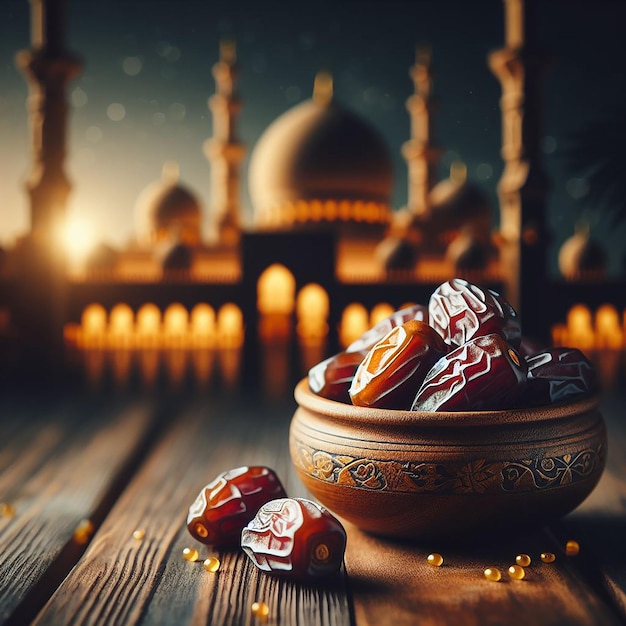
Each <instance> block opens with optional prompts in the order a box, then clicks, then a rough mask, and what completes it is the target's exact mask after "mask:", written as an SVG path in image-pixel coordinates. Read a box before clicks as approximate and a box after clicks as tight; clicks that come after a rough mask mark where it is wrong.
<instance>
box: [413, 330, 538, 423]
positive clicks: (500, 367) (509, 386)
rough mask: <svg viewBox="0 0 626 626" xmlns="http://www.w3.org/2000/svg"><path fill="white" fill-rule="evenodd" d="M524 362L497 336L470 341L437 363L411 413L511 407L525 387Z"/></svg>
mask: <svg viewBox="0 0 626 626" xmlns="http://www.w3.org/2000/svg"><path fill="white" fill-rule="evenodd" d="M526 372H527V366H526V361H525V360H524V359H523V358H522V357H521V356H520V355H519V354H518V353H517V352H516V351H515V350H514V349H513V348H512V347H511V346H510V345H509V344H508V343H507V342H506V340H505V339H504V338H503V337H501V336H500V335H497V334H495V333H494V334H491V335H486V336H479V337H474V339H472V340H470V341H468V342H467V343H465V344H463V345H462V346H460V347H458V348H456V349H455V350H453V351H452V352H449V353H448V354H447V355H445V356H444V357H442V358H441V359H439V361H437V363H435V365H434V366H433V367H432V369H431V370H430V371H429V372H428V374H427V375H426V378H425V379H424V382H423V383H422V386H421V387H420V389H419V391H418V392H417V395H416V396H415V400H414V401H413V405H412V407H411V410H413V411H490V410H497V409H502V408H510V407H512V406H514V404H515V402H516V400H517V399H518V398H519V397H520V395H521V394H522V392H523V391H524V387H525V385H526Z"/></svg>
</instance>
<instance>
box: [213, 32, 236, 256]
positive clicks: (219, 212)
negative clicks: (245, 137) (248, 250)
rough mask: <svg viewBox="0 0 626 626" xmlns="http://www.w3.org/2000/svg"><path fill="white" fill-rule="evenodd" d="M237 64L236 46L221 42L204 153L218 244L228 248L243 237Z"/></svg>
mask: <svg viewBox="0 0 626 626" xmlns="http://www.w3.org/2000/svg"><path fill="white" fill-rule="evenodd" d="M235 63H236V48H235V43H234V42H232V41H222V42H220V60H219V61H218V62H217V63H216V64H215V65H214V66H213V76H214V77H215V84H216V88H217V89H216V93H215V95H213V96H212V97H211V98H210V99H209V108H210V109H211V112H212V113H213V137H211V138H210V139H208V140H207V141H206V142H205V144H204V152H205V154H206V157H207V159H208V160H209V162H210V164H211V211H212V217H213V220H214V222H213V226H214V230H215V233H216V235H217V237H218V240H219V242H220V243H221V244H223V245H227V246H235V245H237V244H238V243H239V238H240V236H241V220H240V213H241V205H240V202H239V164H240V163H241V162H242V160H243V158H244V156H245V153H246V151H245V148H244V146H243V145H242V144H241V143H240V142H239V140H238V138H237V130H236V121H237V115H238V114H239V111H240V110H241V101H240V100H239V98H238V97H237V95H236V93H235V78H236V77H237V67H236V64H235Z"/></svg>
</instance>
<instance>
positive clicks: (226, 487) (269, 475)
mask: <svg viewBox="0 0 626 626" xmlns="http://www.w3.org/2000/svg"><path fill="white" fill-rule="evenodd" d="M187 529H188V530H189V532H190V533H191V535H192V537H194V539H197V540H198V541H200V542H201V543H204V544H207V545H210V546H212V547H214V548H220V549H226V550H228V549H231V548H236V547H240V548H241V549H243V551H244V552H245V553H246V554H247V556H248V557H249V558H250V560H251V561H252V563H253V564H254V565H255V566H256V567H257V568H259V569H260V570H261V571H263V572H266V573H268V574H274V575H279V576H285V577H288V578H291V579H294V580H299V581H305V582H306V581H309V582H310V581H317V580H320V579H322V578H326V577H328V576H331V575H333V574H335V573H336V572H337V571H338V570H339V568H340V566H341V563H342V562H343V556H344V552H345V547H346V532H345V530H344V528H343V526H342V524H341V522H339V520H337V518H335V517H334V516H333V515H332V514H331V513H330V512H329V511H328V510H327V509H325V508H324V507H322V506H320V505H319V504H317V503H315V502H313V501H311V500H307V499H305V498H288V497H287V494H286V493H285V489H284V488H283V486H282V484H281V482H280V480H279V478H278V476H277V475H276V473H275V472H274V471H273V470H272V469H270V468H269V467H264V466H252V467H245V466H244V467H237V468H234V469H231V470H228V471H227V472H222V473H221V474H219V475H218V476H216V477H215V478H214V479H213V480H212V481H211V482H210V483H208V484H207V485H206V486H205V487H203V488H202V490H201V491H200V493H199V494H198V496H197V497H196V499H195V500H194V502H193V503H192V505H191V506H190V507H189V513H188V515H187Z"/></svg>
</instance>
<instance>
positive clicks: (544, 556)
mask: <svg viewBox="0 0 626 626" xmlns="http://www.w3.org/2000/svg"><path fill="white" fill-rule="evenodd" d="M540 558H541V560H542V562H543V563H554V561H556V555H555V554H553V553H552V552H542V553H541V557H540Z"/></svg>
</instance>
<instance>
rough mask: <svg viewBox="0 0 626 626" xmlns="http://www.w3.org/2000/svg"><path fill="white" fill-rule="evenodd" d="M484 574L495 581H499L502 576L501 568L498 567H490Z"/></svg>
mask: <svg viewBox="0 0 626 626" xmlns="http://www.w3.org/2000/svg"><path fill="white" fill-rule="evenodd" d="M483 574H484V575H485V578H486V579H487V580H491V581H493V582H494V583H497V582H498V581H499V580H500V579H501V578H502V574H501V573H500V570H499V569H498V568H496V567H488V568H487V569H486V570H485V571H484V572H483Z"/></svg>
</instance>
